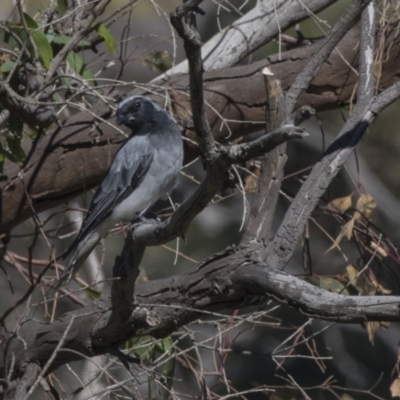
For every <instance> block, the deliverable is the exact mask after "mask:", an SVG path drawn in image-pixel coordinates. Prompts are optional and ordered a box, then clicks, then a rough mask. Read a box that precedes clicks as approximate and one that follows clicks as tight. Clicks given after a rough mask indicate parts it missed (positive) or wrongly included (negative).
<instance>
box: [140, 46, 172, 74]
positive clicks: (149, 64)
mask: <svg viewBox="0 0 400 400" xmlns="http://www.w3.org/2000/svg"><path fill="white" fill-rule="evenodd" d="M172 61H173V58H172V56H171V55H170V54H169V53H168V52H167V51H153V52H152V53H149V54H147V55H146V56H145V57H144V58H143V65H144V66H145V67H146V68H149V69H151V70H152V71H153V72H155V73H161V72H165V71H168V70H169V69H170V68H172Z"/></svg>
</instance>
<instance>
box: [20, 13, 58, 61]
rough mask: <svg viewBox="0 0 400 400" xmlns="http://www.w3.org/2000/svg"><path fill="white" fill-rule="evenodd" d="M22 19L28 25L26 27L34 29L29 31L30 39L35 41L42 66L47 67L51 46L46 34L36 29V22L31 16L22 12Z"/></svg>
mask: <svg viewBox="0 0 400 400" xmlns="http://www.w3.org/2000/svg"><path fill="white" fill-rule="evenodd" d="M24 19H25V22H26V25H28V28H29V29H32V30H35V31H34V32H31V35H32V39H33V41H34V42H35V45H36V48H37V51H38V53H39V57H40V59H41V60H42V63H43V65H44V67H45V68H49V65H50V61H51V60H52V59H53V49H52V48H51V45H50V42H49V40H48V39H47V36H46V35H45V33H44V32H43V31H40V30H36V29H37V28H38V24H37V23H36V21H35V20H34V19H33V18H32V17H31V16H29V15H28V14H26V13H24Z"/></svg>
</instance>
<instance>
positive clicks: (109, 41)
mask: <svg viewBox="0 0 400 400" xmlns="http://www.w3.org/2000/svg"><path fill="white" fill-rule="evenodd" d="M97 34H98V35H99V36H101V37H102V38H103V39H104V43H105V44H106V47H107V50H108V52H109V53H110V56H112V55H113V53H114V52H117V50H118V44H117V42H116V41H115V39H114V36H113V35H112V34H111V32H110V31H109V30H108V29H107V27H106V26H105V25H104V24H100V25H99V26H98V27H97Z"/></svg>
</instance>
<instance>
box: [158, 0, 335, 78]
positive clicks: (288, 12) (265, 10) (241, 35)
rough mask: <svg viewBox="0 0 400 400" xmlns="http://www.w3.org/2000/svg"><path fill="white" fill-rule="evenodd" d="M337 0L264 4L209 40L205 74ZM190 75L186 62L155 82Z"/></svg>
mask: <svg viewBox="0 0 400 400" xmlns="http://www.w3.org/2000/svg"><path fill="white" fill-rule="evenodd" d="M334 2H335V0H304V1H301V2H300V1H298V0H275V1H270V0H261V1H259V2H257V5H256V6H255V7H254V8H253V9H252V10H251V11H249V12H248V13H246V14H245V15H244V16H243V17H241V18H239V19H238V20H237V21H235V22H234V23H233V24H232V25H231V26H229V27H227V28H226V29H224V30H223V31H222V32H220V33H218V34H216V35H215V36H214V37H213V38H212V39H210V40H209V41H208V42H207V43H206V44H205V45H204V46H203V47H202V50H201V53H202V58H203V62H204V69H205V70H206V71H213V70H219V69H221V68H226V67H228V66H230V65H234V64H236V63H237V62H238V61H240V60H242V59H243V58H244V57H246V56H247V55H249V54H251V53H252V52H253V51H254V50H256V49H258V48H259V47H260V46H262V45H264V44H265V43H268V42H269V41H270V40H272V39H273V38H275V37H278V35H279V33H280V32H282V31H284V30H286V29H287V28H289V27H290V26H291V25H293V24H295V23H296V22H299V21H301V20H303V19H305V18H308V17H309V16H310V13H317V12H319V11H321V10H323V9H324V8H326V7H328V6H329V5H330V4H332V3H334ZM187 72H188V63H187V61H183V62H181V63H180V64H178V65H177V66H175V67H174V68H172V69H171V70H169V71H168V72H166V73H165V74H164V75H162V76H160V77H158V78H157V79H156V81H158V80H161V79H165V78H166V77H170V76H172V75H175V74H182V73H187Z"/></svg>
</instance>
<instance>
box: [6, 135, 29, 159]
mask: <svg viewBox="0 0 400 400" xmlns="http://www.w3.org/2000/svg"><path fill="white" fill-rule="evenodd" d="M7 145H8V148H9V149H10V153H11V155H12V157H13V158H14V160H11V161H14V162H19V163H21V162H22V161H24V159H25V152H24V150H23V149H22V147H21V138H19V137H17V136H13V137H9V138H7ZM6 155H7V154H6Z"/></svg>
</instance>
